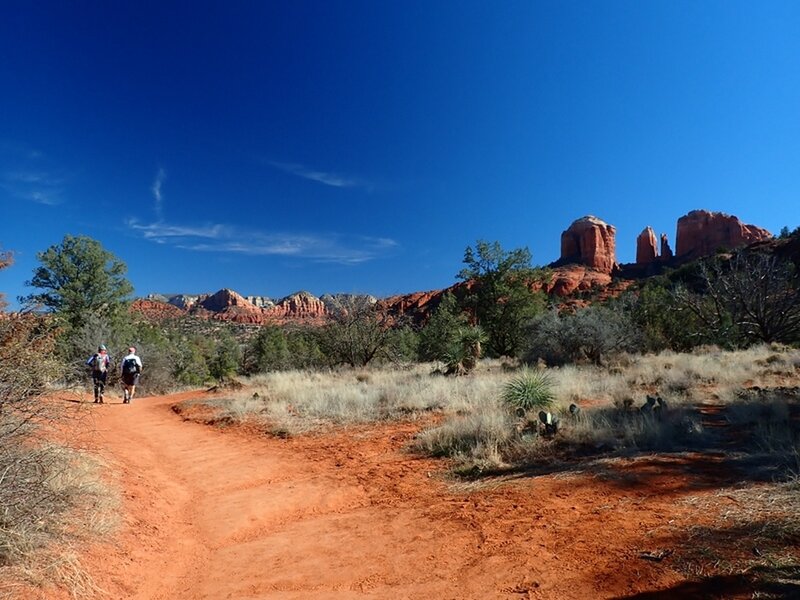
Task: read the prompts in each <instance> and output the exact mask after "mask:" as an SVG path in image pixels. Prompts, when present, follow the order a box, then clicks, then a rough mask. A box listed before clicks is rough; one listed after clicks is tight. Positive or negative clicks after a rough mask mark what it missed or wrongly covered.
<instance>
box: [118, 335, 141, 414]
mask: <svg viewBox="0 0 800 600" xmlns="http://www.w3.org/2000/svg"><path fill="white" fill-rule="evenodd" d="M120 365H121V366H120V371H121V373H122V403H123V404H130V403H131V400H133V394H134V393H135V392H136V384H137V383H139V375H140V374H141V372H142V359H141V358H139V357H138V356H136V348H135V347H133V346H131V347H130V348H128V354H127V355H126V356H125V358H123V359H122V362H121V363H120Z"/></svg>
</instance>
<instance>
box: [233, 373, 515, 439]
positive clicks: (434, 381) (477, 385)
mask: <svg viewBox="0 0 800 600" xmlns="http://www.w3.org/2000/svg"><path fill="white" fill-rule="evenodd" d="M507 379H508V375H507V374H506V373H505V372H504V371H503V370H502V368H501V367H500V365H499V363H497V362H494V361H487V362H484V363H482V364H481V365H480V367H479V368H478V369H476V370H475V372H474V373H472V374H470V375H469V376H465V377H456V378H449V377H444V376H441V375H432V374H431V366H430V365H417V366H415V367H414V368H411V369H408V370H392V369H389V368H386V369H371V370H356V371H353V370H342V371H331V372H308V371H285V372H275V373H269V374H265V375H258V376H255V377H252V378H250V379H249V380H247V382H246V390H245V391H242V392H240V393H237V394H234V395H232V396H231V397H230V398H228V399H226V400H225V401H223V402H222V403H221V414H220V416H221V417H222V418H228V419H232V420H234V421H237V422H242V421H252V420H255V421H257V422H261V423H264V424H266V425H267V426H268V427H269V428H270V429H272V430H273V431H276V432H281V433H289V434H294V433H301V432H304V431H308V430H311V429H314V428H317V427H320V426H323V425H326V424H337V425H346V424H352V423H365V422H370V421H381V420H386V419H397V418H411V419H413V418H416V417H418V416H419V415H421V414H424V413H430V412H432V411H439V412H445V413H466V412H476V411H475V408H476V407H478V406H482V403H484V402H485V400H486V399H487V398H495V397H497V396H498V395H499V393H500V389H501V387H502V385H503V384H504V383H505V381H506V380H507Z"/></svg>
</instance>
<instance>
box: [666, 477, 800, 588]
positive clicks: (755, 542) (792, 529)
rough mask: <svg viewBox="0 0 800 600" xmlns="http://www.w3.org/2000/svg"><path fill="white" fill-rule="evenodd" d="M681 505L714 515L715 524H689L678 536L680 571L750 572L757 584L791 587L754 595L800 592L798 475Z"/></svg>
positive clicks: (698, 574) (703, 574) (698, 573)
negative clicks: (772, 592)
mask: <svg viewBox="0 0 800 600" xmlns="http://www.w3.org/2000/svg"><path fill="white" fill-rule="evenodd" d="M798 465H800V462H798ZM683 503H685V504H688V505H690V506H692V507H693V509H695V510H697V511H698V512H702V513H703V514H705V515H712V516H713V519H712V521H713V523H714V525H713V526H708V525H703V526H695V527H692V528H690V529H689V531H688V535H686V536H685V537H682V538H681V539H680V546H681V548H680V553H679V555H678V556H677V557H676V566H677V567H678V568H679V569H680V570H681V571H683V572H684V573H686V574H688V575H690V576H692V577H706V576H709V575H713V574H717V573H724V574H726V575H731V574H734V575H748V576H749V577H751V578H752V579H753V580H754V583H756V584H757V585H756V586H755V587H757V588H758V587H762V588H767V589H775V588H777V589H778V590H783V589H784V588H785V589H786V590H792V592H790V593H787V594H781V593H777V595H771V594H769V593H765V594H764V595H754V596H753V597H763V598H775V597H780V598H789V597H792V598H794V597H796V596H795V594H796V593H797V591H798V590H800V581H798V578H800V476H798V475H797V474H795V475H794V476H793V477H791V478H789V479H788V480H787V481H784V482H782V483H768V484H755V485H745V486H743V487H739V488H723V489H721V490H719V491H717V492H716V493H715V494H713V495H704V496H700V497H696V496H693V497H689V498H686V499H685V500H683ZM765 584H766V585H765Z"/></svg>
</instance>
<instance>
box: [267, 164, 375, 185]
mask: <svg viewBox="0 0 800 600" xmlns="http://www.w3.org/2000/svg"><path fill="white" fill-rule="evenodd" d="M267 164H269V165H270V166H273V167H275V168H276V169H280V170H281V171H284V172H285V173H290V174H291V175H296V176H297V177H302V178H303V179H308V180H310V181H316V182H317V183H322V184H324V185H329V186H331V187H337V188H356V187H361V188H371V187H372V185H371V184H370V183H369V182H367V181H364V180H363V179H357V178H355V177H348V176H344V175H339V174H337V173H330V172H327V171H319V170H317V169H312V168H309V167H306V166H305V165H300V164H297V163H286V162H279V161H274V160H268V161H267Z"/></svg>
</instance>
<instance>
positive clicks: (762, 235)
mask: <svg viewBox="0 0 800 600" xmlns="http://www.w3.org/2000/svg"><path fill="white" fill-rule="evenodd" d="M772 237H773V236H772V234H771V233H770V232H769V231H767V230H766V229H762V228H761V227H757V226H755V225H745V224H744V223H742V222H741V221H740V220H739V219H738V218H737V217H734V216H733V215H726V214H725V213H721V212H711V211H708V210H693V211H691V212H690V213H689V214H687V215H684V216H682V217H681V218H680V219H678V236H677V240H676V248H675V254H676V256H677V257H678V258H682V259H693V258H700V257H701V256H710V255H712V254H714V253H715V252H716V251H717V250H719V249H720V248H724V249H726V250H732V249H734V248H739V247H741V246H746V245H747V244H752V243H754V242H761V241H764V240H768V239H771V238H772Z"/></svg>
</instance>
